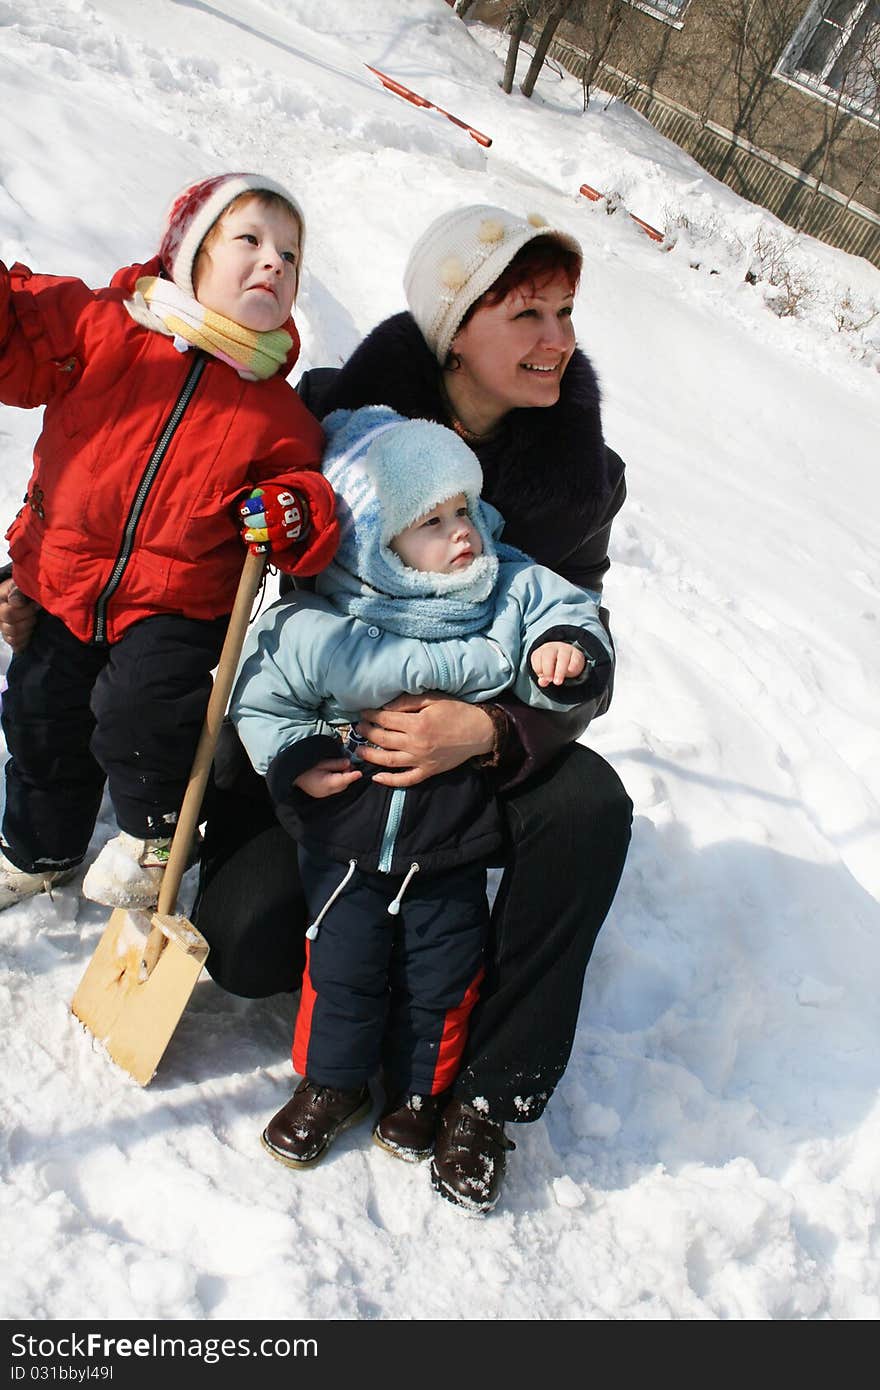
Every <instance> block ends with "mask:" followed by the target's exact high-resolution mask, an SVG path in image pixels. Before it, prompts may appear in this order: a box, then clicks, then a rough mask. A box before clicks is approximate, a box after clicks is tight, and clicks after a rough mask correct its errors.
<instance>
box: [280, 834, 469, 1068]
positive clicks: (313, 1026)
mask: <svg viewBox="0 0 880 1390" xmlns="http://www.w3.org/2000/svg"><path fill="white" fill-rule="evenodd" d="M299 865H300V874H301V876H302V882H303V887H304V889H305V895H306V901H307V903H308V906H309V921H310V922H311V921H314V919H315V917H316V916H317V915H318V913H319V912H320V910H321V908H322V907H323V906H324V904H325V903H326V902H327V900H328V899H329V898H330V897H331V895H332V894H333V892H334V891H335V890H336V888H338V886H339V884H340V883H341V882H342V880H343V878H344V877H345V872H346V866H345V865H344V864H340V863H338V862H337V861H336V860H332V859H329V858H326V857H324V856H320V855H317V854H316V853H315V852H314V851H311V850H305V849H303V848H302V846H300V848H299ZM402 882H403V877H402V876H395V875H391V874H380V873H364V872H361V870H359V869H356V870H355V872H354V875H353V876H352V878H351V879H350V880H349V882H348V883H347V884H346V886H345V888H344V890H343V892H342V893H341V894H340V896H339V897H338V898H337V899H336V901H335V902H334V903H333V905H332V907H331V908H330V909H329V911H328V912H327V915H326V916H325V917H324V918H323V919H322V921H321V924H320V929H319V933H318V936H317V938H316V939H315V940H314V941H307V942H306V969H305V974H304V976H303V987H302V998H301V1001H300V1006H299V1013H298V1015H297V1021H296V1031H295V1034H294V1039H293V1066H294V1070H295V1071H297V1072H299V1074H300V1075H301V1076H308V1077H309V1079H310V1080H311V1081H314V1082H316V1083H317V1084H318V1085H322V1086H336V1087H339V1088H341V1089H343V1090H351V1089H353V1088H354V1087H356V1086H360V1085H362V1084H363V1083H364V1082H366V1081H367V1080H368V1079H369V1077H370V1076H372V1075H373V1073H374V1072H375V1071H376V1070H377V1069H378V1068H379V1067H380V1066H381V1067H382V1068H383V1070H384V1081H385V1088H386V1091H387V1092H388V1093H389V1095H390V1094H392V1093H393V1094H395V1095H396V1094H397V1093H398V1092H406V1093H407V1094H416V1095H437V1094H439V1093H440V1092H441V1091H445V1090H447V1089H448V1088H449V1086H450V1085H451V1084H452V1082H453V1080H454V1079H455V1076H456V1073H457V1072H458V1068H459V1063H460V1060H461V1054H462V1050H463V1048H464V1044H465V1041H466V1038H467V1021H468V1015H469V1014H470V1011H471V1009H472V1008H473V1006H474V1004H475V1003H476V1001H477V994H478V990H479V983H480V980H481V979H482V976H483V958H484V951H485V944H486V935H487V931H488V925H489V906H488V899H487V897H486V867H485V864H484V863H483V862H482V861H479V862H476V863H470V864H464V865H461V866H459V867H456V868H454V869H449V870H443V871H442V872H440V873H434V874H428V873H417V874H415V875H414V876H413V877H412V878H411V879H410V881H409V884H408V885H407V888H406V891H405V893H404V895H403V900H402V902H401V907H400V915H399V916H396V917H394V916H391V914H390V913H389V912H388V905H389V903H391V902H392V901H393V899H394V897H395V895H396V894H397V892H398V890H399V889H400V887H401V884H402Z"/></svg>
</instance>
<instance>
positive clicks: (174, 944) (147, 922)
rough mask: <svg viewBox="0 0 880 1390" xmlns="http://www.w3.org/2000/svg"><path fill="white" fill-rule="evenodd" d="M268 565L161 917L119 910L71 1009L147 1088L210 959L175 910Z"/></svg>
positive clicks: (232, 657)
mask: <svg viewBox="0 0 880 1390" xmlns="http://www.w3.org/2000/svg"><path fill="white" fill-rule="evenodd" d="M264 566H265V556H264V555H252V554H250V553H248V556H247V559H246V560H245V562H244V568H243V570H242V574H241V579H240V580H239V585H238V592H237V593H236V596H235V604H234V606H233V609H232V615H231V617H230V619H229V628H228V630H227V633H226V639H225V641H224V643H223V650H222V651H221V653H220V661H219V663H218V666H217V672H216V675H215V677H214V685H213V688H212V690H211V697H210V699H209V701H208V709H207V713H206V715H205V723H204V726H203V728H202V732H201V735H200V738H199V743H198V747H197V748H196V755H195V759H194V760H193V765H192V771H191V772H190V775H189V781H188V783H187V787H186V792H185V794H184V798H183V804H182V805H181V808H180V814H179V816H178V819H177V825H176V827H175V831H174V838H173V840H172V841H171V850H170V852H169V856H168V863H167V865H166V867H165V873H164V875H163V877H162V883H161V886H160V889H159V901H158V903H157V904H156V910H155V912H151V911H149V910H142V909H136V908H125V907H117V908H115V909H114V911H113V914H112V916H111V918H110V922H109V924H108V926H107V928H106V930H105V932H104V935H103V936H102V937H101V940H100V941H99V942H98V946H97V949H96V951H95V954H94V955H93V956H92V959H91V961H90V962H89V965H88V967H87V969H86V972H85V974H84V975H83V977H82V979H81V980H80V982H79V988H78V989H77V991H76V994H75V995H74V996H73V1001H72V1003H71V1006H70V1007H71V1009H72V1011H73V1013H74V1014H75V1015H76V1017H77V1018H78V1019H79V1020H80V1022H81V1023H84V1024H85V1026H86V1027H87V1028H88V1029H89V1030H90V1031H91V1032H92V1033H94V1035H95V1037H96V1038H97V1039H98V1041H99V1042H101V1043H103V1044H104V1046H105V1047H106V1049H107V1051H108V1053H109V1054H110V1057H111V1058H112V1060H113V1061H114V1062H116V1063H117V1065H118V1066H120V1067H122V1068H123V1070H125V1071H127V1072H129V1073H130V1074H131V1075H132V1076H133V1077H134V1079H135V1081H137V1082H138V1083H139V1084H140V1085H141V1086H146V1085H147V1084H148V1082H150V1081H151V1080H152V1079H153V1076H154V1075H155V1072H156V1068H157V1066H158V1065H159V1062H160V1061H161V1058H162V1054H163V1053H164V1051H165V1048H166V1047H167V1046H168V1043H169V1041H170V1040H171V1034H172V1033H173V1032H174V1029H175V1028H176V1027H177V1023H178V1021H179V1019H180V1016H181V1014H182V1013H183V1011H184V1009H185V1008H186V1005H187V1001H188V999H189V997H190V995H191V994H192V992H193V989H194V988H195V983H196V980H197V979H198V978H199V975H200V974H201V970H202V966H203V965H204V963H205V958H206V956H207V954H208V943H207V941H206V940H205V938H204V937H203V936H202V934H201V933H200V932H198V931H197V930H196V928H195V927H194V926H193V924H192V922H190V921H189V919H188V918H186V917H181V916H178V915H176V914H175V912H174V907H175V904H176V902H177V894H178V891H179V889H180V883H181V879H182V878H183V875H184V871H185V870H186V868H187V864H188V860H189V853H190V848H191V846H192V842H193V837H194V835H195V832H196V827H197V825H198V818H199V811H200V809H201V805H202V798H203V796H204V793H205V787H206V785H207V781H208V773H209V772H210V769H211V762H212V760H213V757H214V749H215V747H216V744H217V738H218V735H219V733H220V727H221V725H222V723H223V717H224V715H225V713H226V706H227V703H228V701H229V696H230V693H231V691H232V683H233V681H234V679H235V673H236V667H237V666H238V659H239V656H240V655H241V648H242V644H243V642H244V638H245V634H246V632H247V627H248V622H249V621H250V615H251V609H252V608H253V603H254V599H255V597H256V594H257V591H258V590H259V587H260V583H261V581H262V578H263V569H264Z"/></svg>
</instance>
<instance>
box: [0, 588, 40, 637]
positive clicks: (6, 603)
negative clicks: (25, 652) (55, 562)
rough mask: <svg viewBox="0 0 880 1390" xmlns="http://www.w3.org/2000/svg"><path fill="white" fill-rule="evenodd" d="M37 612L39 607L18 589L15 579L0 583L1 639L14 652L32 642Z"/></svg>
mask: <svg viewBox="0 0 880 1390" xmlns="http://www.w3.org/2000/svg"><path fill="white" fill-rule="evenodd" d="M37 612H38V605H37V604H36V603H34V601H33V599H29V598H28V596H27V594H23V593H22V592H21V589H19V588H17V586H16V583H15V580H14V579H4V580H3V581H2V583H0V637H2V638H3V641H4V642H5V643H6V644H7V646H9V647H11V648H12V650H13V651H14V652H20V651H21V650H22V648H24V647H26V646H27V644H28V642H29V641H30V640H31V633H32V632H33V630H34V623H35V622H36V621H37Z"/></svg>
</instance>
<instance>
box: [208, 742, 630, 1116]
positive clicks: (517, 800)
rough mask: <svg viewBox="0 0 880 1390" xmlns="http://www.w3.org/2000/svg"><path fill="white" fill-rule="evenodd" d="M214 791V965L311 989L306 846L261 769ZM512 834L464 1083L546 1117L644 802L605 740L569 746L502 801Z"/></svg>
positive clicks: (227, 973)
mask: <svg viewBox="0 0 880 1390" xmlns="http://www.w3.org/2000/svg"><path fill="white" fill-rule="evenodd" d="M233 780H234V785H233V786H230V787H227V788H226V789H225V790H223V789H221V788H220V787H218V786H217V785H216V784H215V785H213V786H212V788H211V789H210V790H209V794H208V799H207V801H206V806H205V814H206V816H207V825H206V832H205V833H206V839H205V846H204V858H203V862H202V870H201V882H200V890H199V896H198V901H197V904H196V910H195V912H194V916H195V917H196V920H197V923H198V927H199V930H200V931H201V932H202V933H203V934H204V936H205V937H206V938H207V940H208V942H209V943H210V947H211V950H210V953H209V955H208V959H207V962H206V965H207V969H208V971H209V972H210V974H211V975H212V976H213V978H214V979H215V980H216V981H217V983H218V984H220V985H222V986H223V987H224V988H225V989H228V990H230V991H231V992H232V993H234V994H242V995H246V996H249V997H252V998H260V997H263V996H265V995H268V994H274V993H278V992H279V991H281V990H286V989H289V990H292V989H296V988H298V987H299V983H300V979H301V976H302V971H303V963H304V952H305V939H304V930H305V926H306V920H307V919H306V907H305V902H304V899H303V893H302V886H301V884H300V882H299V875H298V872H297V859H296V847H295V845H294V844H293V842H292V841H291V840H290V838H289V837H288V836H287V835H286V833H285V831H283V830H282V828H281V827H280V825H279V824H278V822H277V821H276V819H275V816H274V812H273V809H272V806H271V803H270V801H269V798H268V795H267V793H266V791H265V786H264V784H263V783H262V781H261V780H260V779H258V778H257V777H256V776H255V775H253V776H252V777H251V778H250V780H248V779H246V778H245V779H244V785H245V787H246V788H247V790H243V789H242V779H241V778H239V779H233ZM500 800H501V807H502V811H503V814H504V820H505V827H506V838H507V846H506V850H505V855H504V861H503V867H504V873H503V876H502V880H501V885H500V888H499V890H498V893H497V896H496V900H495V904H494V907H493V910H492V916H491V921H490V927H489V939H488V943H487V957H486V975H485V978H484V980H483V982H482V985H481V987H480V999H479V1001H478V1003H477V1005H476V1008H475V1009H474V1011H473V1013H472V1015H471V1020H470V1031H469V1035H468V1040H467V1043H466V1046H465V1050H464V1054H463V1065H462V1070H461V1072H460V1073H459V1076H458V1079H457V1081H456V1082H455V1085H454V1088H453V1089H454V1092H455V1094H456V1095H458V1096H459V1098H460V1099H461V1100H463V1101H466V1102H468V1101H473V1100H474V1099H475V1098H477V1097H484V1098H485V1099H486V1100H487V1101H488V1102H489V1106H490V1110H491V1113H492V1114H493V1116H495V1117H497V1118H498V1119H500V1120H509V1121H515V1120H535V1119H537V1118H538V1117H539V1116H540V1115H541V1113H542V1112H543V1109H544V1106H545V1105H546V1103H547V1101H548V1100H549V1098H550V1096H551V1094H552V1092H553V1090H554V1088H555V1086H556V1085H557V1083H558V1081H559V1079H560V1077H561V1076H562V1074H563V1072H564V1071H565V1068H566V1066H567V1064H568V1059H569V1056H570V1054H571V1048H572V1043H573V1041H574V1034H575V1028H576V1026H577V1019H578V1011H579V1009H580V1002H581V993H582V990H583V981H584V974H585V971H586V968H587V964H588V962H589V959H590V955H591V952H592V950H593V945H594V943H595V940H596V937H597V936H598V934H599V929H600V927H601V926H602V923H603V922H604V920H605V917H606V915H607V913H608V909H609V908H610V906H611V903H612V900H613V898H614V894H615V892H616V891H617V885H618V882H619V880H620V875H621V872H622V870H623V865H624V861H625V859H626V853H627V849H628V848H629V840H630V833H631V827H632V802H631V801H630V799H629V797H628V796H627V794H626V790H625V788H624V786H623V784H622V782H621V781H620V778H619V777H618V776H617V774H616V773H615V772H614V771H613V769H612V768H611V767H609V765H608V764H607V763H606V762H605V761H604V760H603V759H602V758H600V757H599V755H598V754H597V753H594V752H593V751H592V750H591V749H589V748H585V747H583V746H582V745H580V744H573V745H571V746H570V747H568V748H566V749H565V750H564V751H563V752H562V753H561V754H560V755H559V756H558V757H557V758H556V759H555V760H554V761H553V762H552V763H551V764H550V765H549V766H548V767H546V768H545V769H544V770H543V772H541V773H540V774H538V775H537V776H535V777H533V778H531V779H530V780H529V781H528V782H527V783H525V784H524V785H523V786H521V787H516V788H514V789H513V790H512V792H510V793H509V794H507V795H505V796H503V797H502V798H501V799H500Z"/></svg>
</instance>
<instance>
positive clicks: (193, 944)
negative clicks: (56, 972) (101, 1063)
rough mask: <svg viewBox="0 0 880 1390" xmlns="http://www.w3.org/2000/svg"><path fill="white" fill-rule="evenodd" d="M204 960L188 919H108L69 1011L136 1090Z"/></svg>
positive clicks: (120, 914)
mask: <svg viewBox="0 0 880 1390" xmlns="http://www.w3.org/2000/svg"><path fill="white" fill-rule="evenodd" d="M207 954H208V943H207V941H206V940H205V938H204V937H203V936H202V935H201V933H200V932H198V931H197V930H196V928H195V927H194V926H193V925H192V923H191V922H190V921H189V919H188V918H186V917H178V916H171V915H160V914H159V913H150V912H142V911H137V910H133V909H131V908H123V907H118V908H116V909H115V911H114V912H113V913H112V915H111V917H110V921H109V923H108V925H107V928H106V930H105V932H104V935H103V936H102V937H101V940H100V941H99V942H98V946H97V949H96V950H95V954H94V955H93V956H92V959H91V961H90V962H89V965H88V967H87V969H86V972H85V974H84V975H83V977H82V979H81V980H80V982H79V987H78V989H77V991H76V994H75V995H74V996H73V1001H72V1003H71V1006H70V1007H71V1009H72V1010H73V1012H74V1014H75V1015H76V1017H77V1018H78V1019H79V1020H80V1022H81V1023H84V1024H85V1026H86V1027H87V1028H88V1029H89V1030H90V1032H92V1033H94V1035H95V1037H96V1038H97V1039H98V1041H99V1042H101V1043H103V1044H104V1046H105V1047H106V1049H107V1051H108V1053H109V1054H110V1056H111V1058H112V1059H113V1061H114V1062H116V1064H117V1066H120V1067H122V1068H123V1070H125V1071H127V1072H129V1074H130V1075H131V1076H133V1077H134V1079H135V1081H137V1082H138V1083H139V1084H140V1085H141V1086H146V1085H147V1083H148V1082H149V1081H151V1080H152V1078H153V1076H154V1074H155V1071H156V1068H157V1067H158V1065H159V1062H160V1061H161V1059H162V1054H163V1053H164V1051H165V1049H166V1047H167V1046H168V1043H169V1042H170V1040H171V1035H172V1033H173V1032H174V1030H175V1028H176V1027H177V1024H178V1022H179V1020H180V1016H181V1014H182V1013H183V1011H184V1009H185V1008H186V1005H187V1002H188V1000H189V997H190V995H191V994H192V992H193V989H194V988H195V984H196V981H197V979H198V978H199V975H200V974H201V970H202V966H203V965H204V963H205V958H206V956H207Z"/></svg>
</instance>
